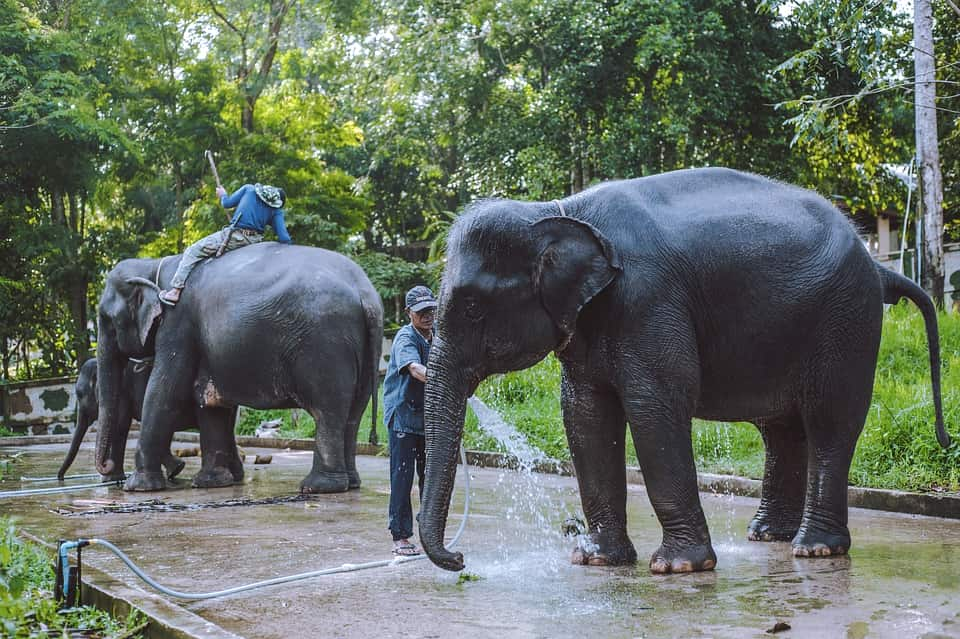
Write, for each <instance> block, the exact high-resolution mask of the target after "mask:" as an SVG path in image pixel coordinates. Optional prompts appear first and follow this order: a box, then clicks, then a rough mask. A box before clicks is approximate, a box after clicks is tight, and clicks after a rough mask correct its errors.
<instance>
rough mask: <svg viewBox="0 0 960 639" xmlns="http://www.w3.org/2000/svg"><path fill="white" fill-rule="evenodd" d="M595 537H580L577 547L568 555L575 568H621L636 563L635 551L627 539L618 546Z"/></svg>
mask: <svg viewBox="0 0 960 639" xmlns="http://www.w3.org/2000/svg"><path fill="white" fill-rule="evenodd" d="M605 541H606V540H604V539H599V540H598V539H597V536H596V535H580V537H579V539H578V540H577V547H576V548H574V549H573V552H572V553H571V554H570V563H571V564H573V565H575V566H623V565H627V564H634V563H636V562H637V551H636V550H635V549H634V547H633V544H632V543H630V540H629V539H624V540H622V541H621V542H620V543H618V544H612V543H609V542H607V543H605Z"/></svg>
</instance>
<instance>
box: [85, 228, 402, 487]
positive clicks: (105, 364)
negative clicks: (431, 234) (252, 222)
mask: <svg viewBox="0 0 960 639" xmlns="http://www.w3.org/2000/svg"><path fill="white" fill-rule="evenodd" d="M179 259H180V258H179V256H176V257H173V258H164V259H161V260H158V259H130V260H123V261H122V262H120V263H119V264H117V266H116V267H114V269H113V270H112V271H110V273H109V274H108V275H107V280H106V284H105V287H104V291H103V296H102V297H101V299H100V306H99V314H98V324H99V336H98V341H97V363H98V376H99V393H98V394H99V399H100V423H101V428H100V429H99V430H98V435H97V450H96V459H97V469H98V471H99V472H100V473H101V474H104V475H109V474H110V473H112V472H114V469H115V466H116V463H117V462H116V460H115V459H113V458H112V457H111V454H110V452H111V450H112V449H113V447H114V443H113V442H114V439H115V438H116V437H117V436H118V426H119V419H118V417H119V415H118V413H119V406H120V401H121V388H122V385H121V380H122V371H123V368H124V365H125V362H126V361H127V358H130V357H135V358H142V357H148V356H153V358H154V365H153V372H152V374H151V375H150V380H149V382H148V383H147V388H146V392H145V396H144V404H143V419H142V420H141V426H140V438H139V448H138V450H137V454H136V470H135V471H134V472H133V473H132V474H131V475H130V476H129V477H128V478H127V481H126V484H125V488H126V490H142V491H149V490H160V489H163V488H164V487H165V481H164V476H163V473H162V471H161V468H160V466H161V463H162V459H163V456H164V453H165V452H166V451H167V450H168V449H169V447H170V442H171V439H172V436H173V432H174V430H175V428H176V426H177V424H178V423H183V416H182V415H181V414H180V412H181V407H182V406H184V403H185V402H186V403H187V405H189V406H191V407H192V408H193V411H194V415H193V416H192V417H193V419H192V420H190V421H191V423H195V424H196V425H197V426H198V427H199V429H200V448H201V452H202V463H201V469H200V472H199V473H198V474H197V475H196V476H195V477H194V478H193V485H194V486H197V487H215V486H226V485H230V484H232V483H234V482H237V481H240V480H241V479H242V478H243V465H242V461H241V460H240V458H239V456H238V454H237V447H236V439H235V436H234V432H233V424H234V418H235V415H236V408H237V406H239V405H241V404H242V405H244V406H250V407H253V408H259V409H267V408H294V407H300V408H303V409H304V410H306V411H307V412H308V413H309V414H310V415H311V416H312V417H313V419H314V421H315V422H316V425H317V434H316V445H315V447H314V456H313V467H312V469H311V471H310V473H309V474H308V475H307V477H306V478H305V479H304V480H303V481H302V482H301V484H300V489H301V491H302V492H307V493H328V492H342V491H346V490H348V489H349V488H357V487H359V486H360V477H359V475H358V474H357V469H356V462H355V456H356V445H357V430H358V427H359V423H360V418H361V416H362V414H363V410H364V408H365V406H366V403H367V400H368V399H369V398H370V396H371V394H372V391H373V389H374V388H375V382H376V379H377V363H378V361H379V359H380V348H381V339H382V333H383V306H382V304H381V302H380V297H379V296H378V295H377V292H376V290H374V288H373V286H372V285H371V284H370V281H369V280H368V279H367V276H366V275H365V274H364V272H363V271H362V270H361V269H360V267H359V266H357V265H356V264H355V263H354V262H352V261H351V260H350V259H348V258H347V257H344V256H343V255H340V254H338V253H334V252H332V251H327V250H324V249H319V248H313V247H307V246H293V245H285V244H278V243H275V242H263V243H259V244H255V245H252V246H249V247H246V248H243V249H239V250H236V251H231V252H229V253H226V254H224V255H223V256H222V257H219V258H217V259H214V260H210V261H208V262H207V263H205V264H203V265H201V266H199V267H198V268H197V269H196V270H195V271H194V272H193V274H192V275H191V276H190V281H189V283H188V285H187V287H186V288H185V289H184V290H183V294H182V295H181V298H180V302H179V303H178V304H177V305H176V306H175V307H172V308H171V307H166V306H165V307H163V309H161V305H160V302H159V299H158V297H157V292H158V290H160V289H162V288H166V287H168V286H169V284H170V279H171V278H172V277H173V274H174V272H175V270H176V268H177V264H178V262H179ZM373 396H374V398H375V397H376V395H375V394H374V395H373ZM374 401H376V400H375V399H374ZM375 413H376V404H374V414H375ZM374 418H375V417H374Z"/></svg>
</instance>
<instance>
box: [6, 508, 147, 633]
mask: <svg viewBox="0 0 960 639" xmlns="http://www.w3.org/2000/svg"><path fill="white" fill-rule="evenodd" d="M52 566H53V564H52V559H51V557H50V556H49V555H48V554H47V552H46V551H45V550H44V549H43V548H41V547H39V546H36V545H34V544H31V543H28V542H25V541H23V540H22V539H20V538H19V537H18V536H17V534H16V527H15V526H14V524H13V522H12V521H11V520H10V519H9V518H6V517H0V636H2V637H11V638H17V639H19V638H21V637H24V638H25V637H61V636H63V637H71V636H76V635H81V636H84V637H118V638H119V637H124V638H125V639H126V638H132V637H142V636H143V633H142V631H143V629H144V627H145V623H144V617H143V615H142V614H140V613H138V612H135V613H133V614H131V615H130V617H128V618H127V619H125V620H123V621H119V620H116V619H114V618H112V617H111V616H110V615H109V614H107V613H106V612H103V611H100V610H97V609H96V608H93V607H90V606H83V607H80V608H74V609H71V610H70V611H68V612H62V613H61V612H59V611H58V610H57V603H56V602H55V601H54V599H53V589H54V585H55V584H54V573H53V568H52Z"/></svg>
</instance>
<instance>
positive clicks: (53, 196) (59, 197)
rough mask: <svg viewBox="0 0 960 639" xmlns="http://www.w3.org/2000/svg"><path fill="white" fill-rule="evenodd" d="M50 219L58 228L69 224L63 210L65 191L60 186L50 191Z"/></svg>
mask: <svg viewBox="0 0 960 639" xmlns="http://www.w3.org/2000/svg"><path fill="white" fill-rule="evenodd" d="M50 217H51V219H52V220H53V223H54V224H56V225H58V226H65V225H66V223H67V218H66V213H65V212H64V210H63V191H61V190H60V187H59V186H54V187H53V189H51V191H50Z"/></svg>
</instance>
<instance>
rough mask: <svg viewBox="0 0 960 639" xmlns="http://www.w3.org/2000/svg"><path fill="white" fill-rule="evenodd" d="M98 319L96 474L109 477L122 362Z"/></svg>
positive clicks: (117, 413)
mask: <svg viewBox="0 0 960 639" xmlns="http://www.w3.org/2000/svg"><path fill="white" fill-rule="evenodd" d="M105 324H106V322H104V320H103V318H100V327H99V331H98V335H99V339H98V340H97V403H98V404H99V405H100V416H99V428H97V453H96V463H97V472H98V473H100V474H101V475H111V474H113V472H114V470H116V469H115V468H114V462H113V460H112V459H110V452H111V450H112V446H113V441H114V436H115V434H116V433H115V431H116V430H117V426H118V420H119V413H120V397H121V387H122V379H123V367H124V363H125V360H124V358H123V357H122V355H121V353H120V350H119V348H118V346H117V343H116V337H115V336H114V335H113V331H112V330H110V329H109V328H108V327H107V326H106V325H105Z"/></svg>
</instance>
